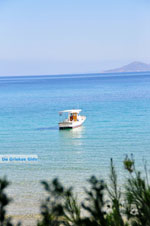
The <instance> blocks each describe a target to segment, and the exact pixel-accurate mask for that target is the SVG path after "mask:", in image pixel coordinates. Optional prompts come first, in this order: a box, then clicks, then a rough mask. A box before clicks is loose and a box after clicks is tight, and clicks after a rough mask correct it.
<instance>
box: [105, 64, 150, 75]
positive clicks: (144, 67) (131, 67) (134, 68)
mask: <svg viewBox="0 0 150 226" xmlns="http://www.w3.org/2000/svg"><path fill="white" fill-rule="evenodd" d="M140 71H150V64H145V63H142V62H138V61H136V62H132V63H130V64H127V65H125V66H123V67H120V68H116V69H111V70H107V71H105V72H106V73H115V72H140Z"/></svg>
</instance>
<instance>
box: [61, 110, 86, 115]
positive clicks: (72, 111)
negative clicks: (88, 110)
mask: <svg viewBox="0 0 150 226" xmlns="http://www.w3.org/2000/svg"><path fill="white" fill-rule="evenodd" d="M80 111H82V110H81V109H72V110H64V111H60V112H59V114H62V113H65V112H68V113H77V114H79V112H80Z"/></svg>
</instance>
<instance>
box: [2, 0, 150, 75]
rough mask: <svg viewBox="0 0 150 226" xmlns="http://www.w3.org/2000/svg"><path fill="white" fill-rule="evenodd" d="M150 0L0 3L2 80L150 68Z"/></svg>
mask: <svg viewBox="0 0 150 226" xmlns="http://www.w3.org/2000/svg"><path fill="white" fill-rule="evenodd" d="M149 24H150V1H149V0H53V1H52V0H21V1H20V0H0V76H5V75H50V74H65V73H66V74H71V73H98V72H102V71H103V70H107V69H112V68H116V67H120V66H123V65H125V64H128V63H130V62H132V61H142V62H145V63H150V25H149Z"/></svg>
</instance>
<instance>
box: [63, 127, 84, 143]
mask: <svg viewBox="0 0 150 226" xmlns="http://www.w3.org/2000/svg"><path fill="white" fill-rule="evenodd" d="M84 132H85V128H84V127H83V126H80V127H78V128H74V129H66V130H60V131H59V136H60V142H61V144H63V143H64V144H65V145H66V143H68V145H69V146H70V145H73V146H79V145H82V142H83V137H84Z"/></svg>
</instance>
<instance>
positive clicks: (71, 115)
mask: <svg viewBox="0 0 150 226" xmlns="http://www.w3.org/2000/svg"><path fill="white" fill-rule="evenodd" d="M70 121H73V114H72V113H71V114H70Z"/></svg>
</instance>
